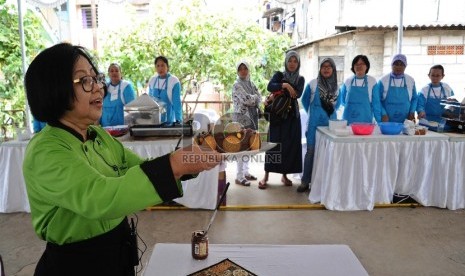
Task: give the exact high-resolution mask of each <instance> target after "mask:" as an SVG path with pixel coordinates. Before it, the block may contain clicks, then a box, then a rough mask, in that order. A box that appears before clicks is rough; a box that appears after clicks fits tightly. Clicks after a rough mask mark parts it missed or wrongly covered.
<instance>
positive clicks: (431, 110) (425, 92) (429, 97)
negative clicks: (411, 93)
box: [417, 65, 454, 123]
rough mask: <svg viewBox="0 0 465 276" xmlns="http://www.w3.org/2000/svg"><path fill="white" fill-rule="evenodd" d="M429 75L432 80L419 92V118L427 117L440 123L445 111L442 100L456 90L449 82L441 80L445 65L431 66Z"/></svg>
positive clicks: (452, 94)
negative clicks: (453, 89)
mask: <svg viewBox="0 0 465 276" xmlns="http://www.w3.org/2000/svg"><path fill="white" fill-rule="evenodd" d="M428 77H429V79H430V80H431V82H430V83H429V84H428V85H426V86H425V87H423V88H422V89H421V90H420V92H419V93H418V106H417V113H418V118H419V119H420V118H426V120H428V121H432V122H438V123H439V122H440V121H441V120H442V119H441V116H442V113H443V112H444V106H442V105H441V100H446V99H447V98H450V97H452V96H454V91H452V88H451V87H450V86H449V85H448V84H447V83H444V82H441V80H442V78H444V67H443V66H442V65H434V66H433V67H431V68H430V69H429V73H428Z"/></svg>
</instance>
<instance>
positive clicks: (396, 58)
mask: <svg viewBox="0 0 465 276" xmlns="http://www.w3.org/2000/svg"><path fill="white" fill-rule="evenodd" d="M398 60H400V61H402V62H403V63H404V65H405V66H407V57H406V56H405V55H403V54H397V55H395V56H394V57H393V58H392V62H391V66H392V65H394V62H396V61H398Z"/></svg>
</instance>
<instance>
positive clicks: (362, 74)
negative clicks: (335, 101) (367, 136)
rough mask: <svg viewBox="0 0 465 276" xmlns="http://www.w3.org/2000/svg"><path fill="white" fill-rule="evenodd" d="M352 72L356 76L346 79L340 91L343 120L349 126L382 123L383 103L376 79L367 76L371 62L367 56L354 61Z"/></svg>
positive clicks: (359, 56) (358, 57) (356, 58)
mask: <svg viewBox="0 0 465 276" xmlns="http://www.w3.org/2000/svg"><path fill="white" fill-rule="evenodd" d="M350 70H351V71H352V72H353V73H354V74H355V75H354V76H351V77H349V78H347V79H346V81H345V82H344V83H343V84H342V85H341V87H340V89H339V94H340V95H341V96H340V97H339V99H340V101H341V104H342V105H343V106H344V112H343V114H342V118H343V119H345V120H347V124H351V123H353V122H365V123H372V122H373V119H375V120H376V121H377V122H381V101H380V99H379V91H378V86H377V84H376V79H375V78H374V77H372V76H369V75H367V74H368V71H369V70H370V61H369V60H368V57H367V56H364V55H358V56H356V57H355V58H354V59H353V60H352V67H351V68H350Z"/></svg>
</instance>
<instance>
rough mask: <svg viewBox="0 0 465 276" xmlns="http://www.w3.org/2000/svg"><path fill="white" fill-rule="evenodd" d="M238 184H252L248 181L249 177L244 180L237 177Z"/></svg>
mask: <svg viewBox="0 0 465 276" xmlns="http://www.w3.org/2000/svg"><path fill="white" fill-rule="evenodd" d="M236 184H238V185H242V186H250V182H249V181H247V179H242V180H239V179H236Z"/></svg>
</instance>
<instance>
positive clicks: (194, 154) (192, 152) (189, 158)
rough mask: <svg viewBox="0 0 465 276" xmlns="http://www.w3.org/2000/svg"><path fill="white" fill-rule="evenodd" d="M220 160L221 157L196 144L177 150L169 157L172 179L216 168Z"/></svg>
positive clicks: (215, 152) (213, 151)
mask: <svg viewBox="0 0 465 276" xmlns="http://www.w3.org/2000/svg"><path fill="white" fill-rule="evenodd" d="M221 160H222V155H221V154H220V153H218V152H217V151H215V150H212V149H210V148H208V147H202V148H200V147H199V146H198V145H197V144H195V143H194V144H192V145H190V146H187V147H184V148H181V149H178V150H176V151H174V152H173V153H172V154H171V156H170V163H171V169H172V170H173V174H174V177H175V178H176V179H179V178H180V177H181V176H183V175H187V174H198V173H200V172H203V171H206V170H210V169H212V168H214V167H216V166H217V165H218V164H219V163H220V162H221Z"/></svg>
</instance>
